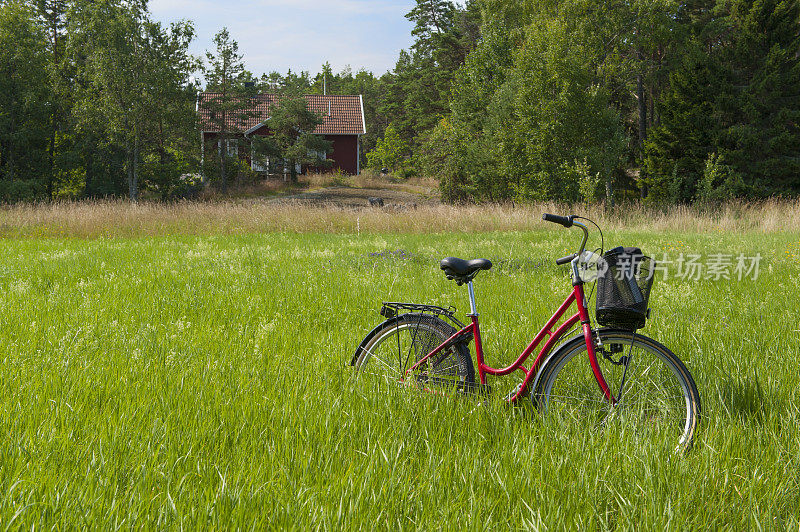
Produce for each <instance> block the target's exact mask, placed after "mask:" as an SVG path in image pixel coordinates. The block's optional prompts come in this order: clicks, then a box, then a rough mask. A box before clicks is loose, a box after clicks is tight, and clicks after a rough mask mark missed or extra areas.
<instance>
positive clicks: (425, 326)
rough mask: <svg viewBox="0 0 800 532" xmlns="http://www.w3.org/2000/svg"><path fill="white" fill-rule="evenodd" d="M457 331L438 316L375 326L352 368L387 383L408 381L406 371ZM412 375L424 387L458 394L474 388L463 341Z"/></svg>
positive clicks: (411, 317)
mask: <svg viewBox="0 0 800 532" xmlns="http://www.w3.org/2000/svg"><path fill="white" fill-rule="evenodd" d="M455 333H456V329H455V328H454V327H453V326H452V325H450V324H448V323H447V322H445V321H443V320H442V319H440V318H437V317H435V316H429V315H426V314H415V313H408V314H401V315H399V316H397V317H394V318H391V319H388V320H386V321H385V322H384V323H383V324H381V325H380V326H379V327H376V328H375V330H373V332H371V333H370V334H369V335H368V336H367V337H366V338H365V339H364V340H363V341H362V342H361V344H360V345H359V346H358V349H356V353H355V356H354V358H353V366H355V368H356V371H357V372H358V373H359V374H364V373H368V374H371V375H373V376H376V377H378V378H379V379H382V380H385V381H387V382H406V383H407V384H408V383H409V379H407V378H406V377H407V376H406V371H407V370H408V369H409V368H411V367H412V366H413V365H414V364H415V363H416V362H418V361H419V360H421V359H422V358H423V357H424V356H425V355H427V354H428V353H430V352H431V351H433V350H434V349H435V348H436V347H437V346H439V345H441V344H442V343H443V342H445V340H447V339H448V338H450V337H452V336H453V335H454V334H455ZM425 366H426V367H424V368H421V369H420V371H418V372H415V374H414V375H413V381H412V383H416V384H419V385H421V386H422V387H427V388H429V387H435V388H437V389H444V388H448V387H452V388H456V389H457V390H458V391H465V390H469V389H471V386H472V385H473V383H474V381H475V371H474V368H473V365H472V358H471V356H470V353H469V349H468V348H467V346H466V345H465V343H464V342H457V343H454V344H453V345H451V346H448V347H447V348H446V349H444V350H443V351H442V352H441V353H439V354H437V355H436V356H435V357H432V359H431V360H430V363H426V364H425Z"/></svg>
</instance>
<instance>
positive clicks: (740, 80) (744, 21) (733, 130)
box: [717, 0, 800, 196]
mask: <svg viewBox="0 0 800 532" xmlns="http://www.w3.org/2000/svg"><path fill="white" fill-rule="evenodd" d="M728 18H729V27H730V28H731V29H732V30H733V31H732V34H733V35H734V37H733V38H734V41H733V43H732V45H731V46H730V47H729V48H728V49H727V50H725V53H724V54H723V56H722V60H723V61H724V67H725V69H726V74H727V76H726V86H725V87H724V89H723V91H722V94H721V95H720V96H719V98H718V100H717V102H718V104H717V105H718V113H719V116H720V122H721V123H722V124H723V126H724V130H723V132H722V134H721V137H720V141H719V150H718V151H719V153H720V154H724V156H725V159H726V161H727V162H728V164H730V165H731V166H732V167H733V168H735V169H736V171H737V172H738V173H740V174H741V175H742V176H744V179H745V183H746V184H747V185H748V187H750V188H751V190H752V193H753V194H755V195H756V196H767V195H773V194H782V193H793V194H797V193H800V24H798V20H800V3H798V2H797V1H796V0H782V1H779V0H737V1H735V2H733V3H732V5H731V9H730V15H729V17H728Z"/></svg>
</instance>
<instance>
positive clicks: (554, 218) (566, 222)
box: [542, 213, 589, 266]
mask: <svg viewBox="0 0 800 532" xmlns="http://www.w3.org/2000/svg"><path fill="white" fill-rule="evenodd" d="M575 218H577V216H575V215H574V214H572V215H570V216H559V215H557V214H547V213H545V214H543V215H542V220H544V221H545V222H552V223H555V224H559V225H563V226H564V227H566V228H567V229H569V228H570V227H572V226H578V227H580V228H581V230H582V231H583V241H582V242H581V248H580V249H579V250H578V252H577V253H573V254H572V255H569V256H567V257H561V258H560V259H558V260H557V261H556V264H557V265H559V266H561V265H563V264H568V263H570V262H572V261H573V260H575V259H576V258H577V257H580V256H581V255H583V252H584V251H585V250H586V241H587V240H589V229H588V228H587V227H586V226H585V225H583V224H582V223H580V222H576V221H575Z"/></svg>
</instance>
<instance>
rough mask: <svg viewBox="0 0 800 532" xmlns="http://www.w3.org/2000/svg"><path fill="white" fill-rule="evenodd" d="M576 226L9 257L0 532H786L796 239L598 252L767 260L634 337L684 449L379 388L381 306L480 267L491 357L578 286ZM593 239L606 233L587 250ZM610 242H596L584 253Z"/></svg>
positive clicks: (63, 244) (744, 238) (799, 446)
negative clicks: (453, 264)
mask: <svg viewBox="0 0 800 532" xmlns="http://www.w3.org/2000/svg"><path fill="white" fill-rule="evenodd" d="M578 236H579V234H578V232H577V231H567V230H565V229H562V228H560V227H559V226H554V225H553V226H547V227H545V225H544V224H538V225H536V227H535V228H534V229H533V230H531V231H509V232H476V233H466V232H465V233H438V234H403V233H401V232H392V233H385V234H381V233H370V234H364V233H361V234H359V233H357V232H355V231H354V232H352V233H347V234H343V233H338V234H336V233H334V234H321V233H309V234H294V233H286V232H265V233H253V234H240V235H236V234H233V235H231V234H228V235H221V234H218V235H215V234H206V235H202V234H201V235H186V234H183V235H181V234H172V235H161V236H142V237H134V238H127V237H125V238H122V237H118V238H117V237H114V238H86V239H80V238H56V237H46V238H44V237H18V238H15V237H12V238H6V239H3V240H0V317H1V318H2V319H0V360H1V361H2V363H1V364H0V434H2V441H1V442H0V523H2V524H3V526H4V527H6V528H10V529H31V528H32V527H33V528H41V529H51V528H53V529H65V528H82V527H92V528H95V527H100V528H104V529H117V528H123V529H129V528H144V529H182V528H186V529H198V528H209V529H242V530H263V529H265V528H294V529H309V528H322V529H332V530H337V529H373V528H382V529H383V528H386V529H505V528H513V529H543V530H552V529H564V528H569V529H576V528H580V529H597V530H607V529H634V528H650V529H662V528H667V529H687V530H698V529H709V528H711V529H716V528H723V529H725V528H727V529H733V530H746V529H756V528H767V529H771V530H784V529H786V530H797V529H798V526H800V342H798V338H799V337H800V332H799V330H800V318H798V311H797V300H796V297H797V294H798V289H799V288H800V266H798V255H800V241H798V235H797V234H796V233H784V232H759V231H752V232H731V231H708V232H704V233H693V232H679V231H670V232H656V231H645V230H637V231H635V232H634V231H626V230H625V229H624V228H623V229H619V228H618V229H615V230H609V231H607V232H606V235H605V236H606V239H605V240H606V248H607V249H608V248H610V247H613V246H617V245H637V246H639V247H641V248H642V249H643V250H644V251H645V252H647V253H649V254H651V255H652V256H654V257H655V258H657V259H658V258H661V257H662V254H663V253H667V254H668V256H669V257H671V258H673V259H677V258H678V256H679V254H681V253H683V254H685V255H690V254H700V255H702V257H703V262H705V261H706V259H707V258H708V257H709V256H710V255H711V254H715V253H723V254H731V255H733V256H734V262H735V258H736V256H738V255H739V254H740V253H741V254H744V255H746V256H748V257H752V256H755V255H756V254H760V256H761V257H762V258H761V262H760V266H759V275H758V278H757V279H753V275H750V276H747V277H746V278H744V279H742V280H741V281H740V280H738V278H736V275H734V274H733V271H732V270H731V274H732V275H731V277H732V279H730V280H728V279H724V278H721V279H716V280H715V279H702V278H701V279H700V280H688V279H681V278H677V277H676V276H675V275H674V273H675V271H672V272H671V273H673V275H670V276H668V277H667V278H666V279H665V278H663V276H661V277H660V278H659V279H658V280H657V281H656V284H655V286H654V289H653V295H652V297H651V306H652V307H653V311H654V312H653V318H652V319H651V320H650V322H649V323H648V325H647V327H646V328H645V329H644V330H643V331H642V332H643V334H646V335H649V336H652V337H653V338H655V339H657V340H658V341H660V342H662V343H663V344H665V345H666V346H668V347H669V348H670V349H672V351H674V352H675V353H676V354H677V355H678V356H679V357H680V358H681V359H682V360H683V361H684V362H685V364H686V365H687V367H688V368H689V370H690V371H691V372H692V374H693V376H694V379H695V381H696V383H697V386H698V389H699V391H700V394H701V399H702V406H703V411H702V419H701V425H700V429H699V432H698V435H697V438H696V441H695V445H694V448H693V449H692V450H691V451H690V452H688V453H686V454H685V455H682V454H676V453H674V452H673V451H672V449H673V446H674V442H669V443H667V442H659V441H652V440H647V439H646V438H640V437H638V436H637V434H636V433H635V431H614V430H608V431H603V430H599V431H598V430H590V429H589V427H588V426H576V427H574V428H573V429H572V430H569V431H567V432H564V431H557V430H555V429H554V428H553V427H551V426H549V425H547V424H546V423H542V421H541V420H540V419H539V417H538V415H537V414H536V413H535V412H532V411H531V409H527V408H524V407H522V408H513V407H508V406H505V405H503V404H502V402H501V401H500V397H501V396H502V395H503V394H504V391H506V390H507V389H510V388H511V387H512V386H513V385H514V384H516V382H515V381H514V380H513V378H510V380H508V381H507V382H506V381H503V380H500V379H498V380H495V381H493V382H492V384H493V385H494V386H495V390H496V391H495V395H496V396H497V397H495V399H496V400H494V401H488V402H484V401H481V400H480V399H478V398H471V397H464V398H452V397H451V398H446V397H445V398H442V397H436V396H431V395H426V394H422V393H419V392H417V391H415V390H412V389H404V388H400V387H397V388H394V387H391V388H387V387H383V388H381V387H370V386H365V385H364V384H363V382H362V381H359V380H358V379H354V378H353V372H352V370H351V368H350V367H349V362H350V359H351V357H352V355H353V352H354V350H355V347H356V346H357V344H358V343H359V341H360V340H361V338H362V337H363V336H364V335H365V334H366V333H367V332H368V331H369V330H370V329H371V328H372V327H374V326H375V325H377V324H378V323H380V321H381V320H382V319H383V318H381V316H379V315H378V312H377V311H378V310H379V308H380V304H381V302H382V301H389V300H392V301H395V300H400V301H413V302H423V303H432V304H438V305H443V306H448V305H451V304H452V305H454V306H456V307H457V308H458V310H459V313H458V315H459V317H461V318H462V319H464V318H463V317H464V314H465V311H466V309H468V303H467V297H466V290H465V289H464V288H463V287H462V288H459V287H457V286H456V285H455V283H453V282H450V281H447V280H446V279H445V277H444V275H442V273H441V271H440V270H439V268H438V261H439V259H441V258H443V257H445V256H449V255H453V256H462V257H465V258H474V257H486V258H490V259H493V260H495V262H496V267H495V268H494V269H493V270H492V271H490V272H484V273H481V274H480V275H479V276H478V278H477V279H476V283H475V288H476V294H477V299H478V305H479V310H480V312H481V319H482V327H483V336H484V343H485V350H486V352H487V359H488V361H489V362H491V363H493V364H495V365H499V364H502V363H510V362H512V361H513V360H514V359H515V358H516V355H517V354H518V353H519V352H520V351H521V350H522V349H523V348H524V347H525V346H526V345H527V340H529V339H530V338H532V337H533V336H534V335H535V333H536V332H537V331H538V330H539V328H540V326H541V324H543V323H544V321H545V320H546V318H548V317H549V316H550V314H551V313H552V311H553V310H554V309H555V308H556V307H557V306H558V304H560V303H561V302H562V301H563V299H564V297H565V296H566V295H567V293H568V291H569V290H570V288H571V285H570V282H569V277H568V272H567V270H566V269H565V268H559V267H557V266H555V264H554V260H555V259H556V258H558V257H560V256H562V255H565V254H567V253H568V252H571V251H573V249H574V247H575V246H576V245H577V243H578ZM594 236H595V237H596V233H595V234H594ZM593 243H594V244H595V246H599V240H595V241H593Z"/></svg>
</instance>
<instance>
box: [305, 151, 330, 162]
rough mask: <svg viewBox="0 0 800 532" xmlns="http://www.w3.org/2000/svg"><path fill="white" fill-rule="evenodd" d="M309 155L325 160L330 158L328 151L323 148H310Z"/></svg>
mask: <svg viewBox="0 0 800 532" xmlns="http://www.w3.org/2000/svg"><path fill="white" fill-rule="evenodd" d="M308 156H309V157H313V158H314V159H318V160H320V161H324V160H325V159H327V158H328V152H326V151H322V150H309V152H308Z"/></svg>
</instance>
